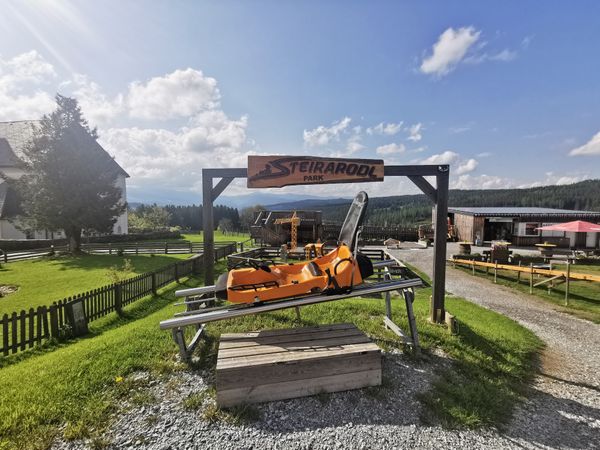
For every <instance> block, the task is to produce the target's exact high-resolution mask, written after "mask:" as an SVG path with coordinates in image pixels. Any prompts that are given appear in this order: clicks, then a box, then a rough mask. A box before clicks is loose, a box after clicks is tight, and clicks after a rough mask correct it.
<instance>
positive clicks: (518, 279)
mask: <svg viewBox="0 0 600 450" xmlns="http://www.w3.org/2000/svg"><path fill="white" fill-rule="evenodd" d="M521 262H522V261H519V267H521ZM517 284H521V271H520V270H519V271H518V272H517Z"/></svg>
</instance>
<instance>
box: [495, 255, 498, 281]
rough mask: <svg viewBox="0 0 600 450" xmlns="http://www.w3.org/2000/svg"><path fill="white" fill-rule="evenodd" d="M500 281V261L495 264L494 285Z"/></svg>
mask: <svg viewBox="0 0 600 450" xmlns="http://www.w3.org/2000/svg"><path fill="white" fill-rule="evenodd" d="M497 280H498V260H496V262H495V264H494V283H496V282H497Z"/></svg>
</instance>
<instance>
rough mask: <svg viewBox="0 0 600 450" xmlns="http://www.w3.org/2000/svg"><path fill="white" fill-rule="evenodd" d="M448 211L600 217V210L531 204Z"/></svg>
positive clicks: (471, 214) (456, 207) (498, 215)
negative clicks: (557, 207) (546, 206)
mask: <svg viewBox="0 0 600 450" xmlns="http://www.w3.org/2000/svg"><path fill="white" fill-rule="evenodd" d="M448 212H451V213H459V214H466V215H468V216H477V217H482V216H486V217H487V216H492V217H594V218H600V212H595V211H576V210H571V209H554V208H536V207H530V206H506V207H505V206H502V207H470V206H465V207H462V206H454V207H448Z"/></svg>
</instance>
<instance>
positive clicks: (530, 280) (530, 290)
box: [529, 263, 533, 294]
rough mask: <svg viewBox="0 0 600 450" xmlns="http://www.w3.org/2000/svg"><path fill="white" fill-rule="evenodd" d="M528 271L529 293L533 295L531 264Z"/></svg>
mask: <svg viewBox="0 0 600 450" xmlns="http://www.w3.org/2000/svg"><path fill="white" fill-rule="evenodd" d="M529 269H530V270H531V273H530V274H529V293H530V294H533V263H530V264H529Z"/></svg>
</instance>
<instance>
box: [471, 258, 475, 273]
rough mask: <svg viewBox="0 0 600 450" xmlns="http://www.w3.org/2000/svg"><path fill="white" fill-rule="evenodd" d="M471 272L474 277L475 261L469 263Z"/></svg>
mask: <svg viewBox="0 0 600 450" xmlns="http://www.w3.org/2000/svg"><path fill="white" fill-rule="evenodd" d="M471 269H472V270H471V272H472V274H473V275H475V260H473V261H471Z"/></svg>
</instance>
